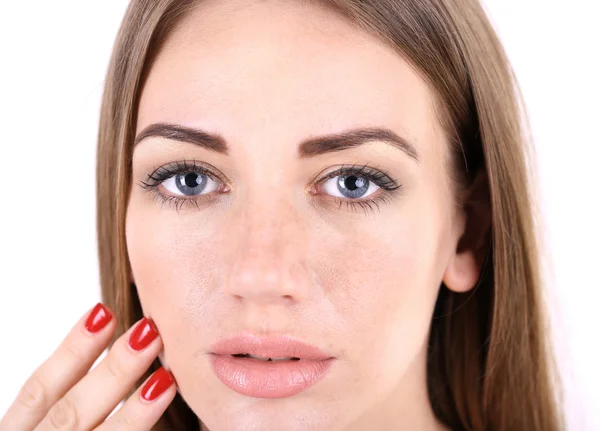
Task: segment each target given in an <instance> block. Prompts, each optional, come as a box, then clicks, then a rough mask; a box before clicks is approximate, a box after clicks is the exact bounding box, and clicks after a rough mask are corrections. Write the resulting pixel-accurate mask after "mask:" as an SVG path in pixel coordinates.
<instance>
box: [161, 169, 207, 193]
mask: <svg viewBox="0 0 600 431" xmlns="http://www.w3.org/2000/svg"><path fill="white" fill-rule="evenodd" d="M162 185H163V187H164V188H165V189H166V190H167V191H169V192H171V193H173V194H174V195H178V196H182V195H183V196H198V195H200V194H203V193H202V192H204V191H205V190H206V189H208V191H207V192H206V193H211V192H213V191H216V190H218V188H219V187H218V184H217V183H216V181H214V180H213V179H212V178H211V177H210V176H208V175H207V174H202V173H200V172H183V173H180V174H176V175H173V176H172V177H170V178H167V179H166V180H164V181H162ZM206 193H205V194H206Z"/></svg>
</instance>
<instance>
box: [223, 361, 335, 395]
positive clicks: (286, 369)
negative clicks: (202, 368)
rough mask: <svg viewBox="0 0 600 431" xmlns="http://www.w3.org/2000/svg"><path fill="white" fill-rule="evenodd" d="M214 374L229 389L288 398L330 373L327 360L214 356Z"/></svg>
mask: <svg viewBox="0 0 600 431" xmlns="http://www.w3.org/2000/svg"><path fill="white" fill-rule="evenodd" d="M211 356H212V365H213V370H214V372H215V374H216V375H217V377H218V378H219V380H221V381H222V382H223V384H225V386H227V387H228V388H230V389H232V390H234V391H236V392H237V393H240V394H242V395H247V396H250V397H256V398H286V397H291V396H292V395H296V394H298V393H300V392H302V391H303V390H305V389H308V388H309V387H310V386H312V385H314V384H315V383H316V382H317V381H319V380H320V379H321V378H322V377H323V376H324V375H325V373H326V372H327V371H328V370H329V367H330V366H331V364H332V362H333V358H330V359H325V360H312V359H300V360H299V361H291V360H290V361H260V360H257V359H251V358H237V357H235V356H231V355H215V354H213V355H211Z"/></svg>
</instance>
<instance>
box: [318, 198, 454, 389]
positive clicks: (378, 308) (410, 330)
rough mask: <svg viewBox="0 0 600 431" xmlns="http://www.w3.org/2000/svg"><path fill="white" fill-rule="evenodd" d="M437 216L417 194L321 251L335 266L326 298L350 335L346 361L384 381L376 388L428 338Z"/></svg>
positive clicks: (439, 252) (436, 279)
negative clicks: (394, 211) (386, 216)
mask: <svg viewBox="0 0 600 431" xmlns="http://www.w3.org/2000/svg"><path fill="white" fill-rule="evenodd" d="M439 214H440V212H439V208H437V207H436V205H435V203H432V201H431V200H427V199H421V200H417V199H415V200H413V201H411V202H410V203H408V202H407V205H405V206H404V207H403V208H402V209H401V210H400V212H398V213H397V214H396V215H395V216H393V217H391V218H390V219H388V220H380V221H378V222H377V224H376V225H375V224H374V225H373V226H371V228H370V229H369V230H365V231H364V232H363V233H361V234H360V235H358V236H357V237H354V238H344V242H345V243H342V242H340V243H339V244H332V245H331V248H330V250H329V252H328V253H323V254H321V255H320V257H321V259H324V260H325V262H326V264H327V265H328V266H330V270H331V269H332V272H331V278H330V279H329V280H328V283H329V284H328V285H329V286H330V287H331V292H330V295H331V296H332V297H333V298H334V301H335V304H336V305H337V307H338V311H339V314H340V316H342V318H343V319H344V323H345V328H346V331H347V333H348V334H352V336H351V338H350V339H351V343H352V345H351V346H348V348H349V352H348V354H349V356H350V357H349V360H350V361H351V362H353V363H354V364H355V365H356V367H357V368H360V369H361V370H362V377H363V378H370V379H381V380H382V384H381V385H380V387H386V386H389V384H390V383H384V382H383V380H390V379H392V380H395V381H397V379H399V378H400V376H401V375H402V374H403V372H404V371H405V370H406V367H408V365H409V363H410V361H411V360H412V359H414V358H415V357H416V356H417V355H418V354H419V352H420V351H421V348H422V347H423V343H424V342H425V341H426V337H427V334H428V329H429V325H430V322H431V316H432V312H433V307H434V305H435V300H436V297H437V294H438V291H439V285H440V281H441V278H442V274H443V269H444V265H443V261H444V257H443V256H444V251H443V247H441V241H440V240H441V238H443V235H444V232H445V230H446V227H445V224H444V222H443V217H440V216H439ZM336 249H337V250H340V249H343V250H347V252H346V253H343V254H340V253H339V252H336V251H335V250H336ZM332 256H337V257H335V258H332ZM332 266H333V268H332ZM364 346H369V347H368V348H364Z"/></svg>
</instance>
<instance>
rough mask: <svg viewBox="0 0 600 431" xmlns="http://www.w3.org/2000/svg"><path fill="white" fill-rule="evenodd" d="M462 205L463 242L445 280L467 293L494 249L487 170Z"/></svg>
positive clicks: (459, 230)
mask: <svg viewBox="0 0 600 431" xmlns="http://www.w3.org/2000/svg"><path fill="white" fill-rule="evenodd" d="M461 202H464V204H463V206H462V208H461V209H460V210H459V211H461V214H459V216H458V217H457V222H456V223H457V226H456V229H457V237H459V240H458V241H457V244H456V249H455V251H454V253H453V255H452V256H451V258H450V260H449V262H448V266H447V267H446V271H445V272H444V278H443V282H444V284H445V285H446V287H447V288H448V289H450V290H452V291H454V292H467V291H469V290H470V289H472V288H473V287H474V286H475V285H476V284H477V281H478V280H479V276H480V275H481V270H482V266H483V263H484V260H485V257H486V254H487V252H488V249H489V245H490V242H489V233H490V231H491V202H490V196H489V186H488V182H487V176H486V173H485V170H484V169H482V170H480V171H479V172H478V173H477V175H476V176H475V179H474V180H473V182H472V183H471V186H469V188H468V190H467V191H466V193H465V198H464V199H462V200H461Z"/></svg>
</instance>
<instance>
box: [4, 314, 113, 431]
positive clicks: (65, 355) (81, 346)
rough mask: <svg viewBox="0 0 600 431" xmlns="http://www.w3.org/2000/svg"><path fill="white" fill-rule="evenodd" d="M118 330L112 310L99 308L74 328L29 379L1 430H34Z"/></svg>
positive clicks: (10, 409)
mask: <svg viewBox="0 0 600 431" xmlns="http://www.w3.org/2000/svg"><path fill="white" fill-rule="evenodd" d="M115 328H116V319H114V318H113V317H112V313H111V312H110V310H109V309H108V308H107V307H105V306H103V305H102V304H97V305H96V306H95V307H94V308H93V309H91V310H89V311H88V312H86V313H85V314H84V315H83V316H82V317H81V318H80V319H79V321H78V322H77V324H75V326H73V328H72V329H71V331H70V332H69V334H68V335H67V336H66V337H65V338H64V340H63V341H62V342H61V343H60V345H59V346H58V348H57V349H56V350H55V351H54V353H53V354H52V355H51V356H50V357H49V358H48V359H47V360H46V361H45V362H44V363H43V364H42V365H40V366H39V367H38V368H37V369H36V370H35V371H34V372H33V374H32V375H31V376H30V377H29V378H28V379H27V381H26V382H25V384H24V385H23V387H22V388H21V390H20V391H19V394H18V395H17V398H16V399H15V401H14V402H13V404H12V405H11V406H10V407H9V409H8V411H7V412H6V414H5V415H4V418H3V419H2V421H1V422H0V430H2V431H9V430H11V431H12V430H23V431H28V430H32V429H33V428H34V427H35V426H36V425H37V424H38V423H39V422H40V421H41V420H42V419H43V417H44V416H45V415H46V414H47V412H48V411H49V409H50V407H51V406H52V405H53V404H54V403H55V402H56V401H57V400H59V399H60V398H61V397H62V396H63V395H64V394H65V393H66V392H67V391H68V390H69V389H70V388H71V387H72V386H73V385H75V384H76V383H77V382H78V381H79V380H80V379H81V378H82V377H83V376H84V375H85V374H86V373H87V371H88V370H89V369H90V367H91V366H92V365H93V364H94V361H95V360H96V359H97V358H98V356H100V354H101V353H102V351H103V350H104V349H105V348H106V347H107V346H108V344H109V342H110V339H111V337H112V336H113V334H114V331H115Z"/></svg>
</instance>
